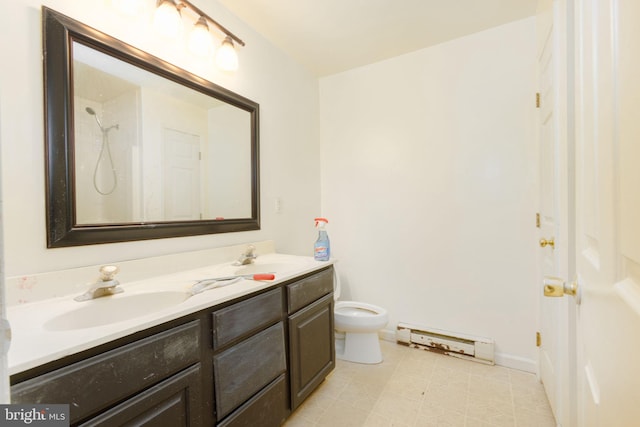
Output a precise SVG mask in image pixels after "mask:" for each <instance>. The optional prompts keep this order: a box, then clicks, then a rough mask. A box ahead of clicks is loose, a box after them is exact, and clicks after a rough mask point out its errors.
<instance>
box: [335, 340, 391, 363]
mask: <svg viewBox="0 0 640 427" xmlns="http://www.w3.org/2000/svg"><path fill="white" fill-rule="evenodd" d="M336 357H337V358H338V359H340V360H346V361H348V362H355V363H366V364H376V363H380V362H382V360H383V359H382V351H381V350H380V340H379V338H378V333H377V332H364V333H363V332H336Z"/></svg>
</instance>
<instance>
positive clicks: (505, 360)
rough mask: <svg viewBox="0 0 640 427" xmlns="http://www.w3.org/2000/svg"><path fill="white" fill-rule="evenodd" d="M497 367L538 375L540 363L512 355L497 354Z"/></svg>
mask: <svg viewBox="0 0 640 427" xmlns="http://www.w3.org/2000/svg"><path fill="white" fill-rule="evenodd" d="M495 356H496V365H499V366H504V367H505V368H511V369H517V370H519V371H524V372H530V373H532V374H536V373H538V363H537V362H536V361H535V360H532V359H527V358H524V357H518V356H514V355H512V354H504V353H496V354H495Z"/></svg>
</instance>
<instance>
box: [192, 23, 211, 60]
mask: <svg viewBox="0 0 640 427" xmlns="http://www.w3.org/2000/svg"><path fill="white" fill-rule="evenodd" d="M189 50H190V51H191V52H192V53H195V54H196V55H198V56H203V57H207V56H211V55H213V38H211V33H209V26H208V25H207V20H206V19H205V18H204V16H201V17H200V18H198V22H196V23H195V24H194V25H193V29H192V30H191V32H190V33H189Z"/></svg>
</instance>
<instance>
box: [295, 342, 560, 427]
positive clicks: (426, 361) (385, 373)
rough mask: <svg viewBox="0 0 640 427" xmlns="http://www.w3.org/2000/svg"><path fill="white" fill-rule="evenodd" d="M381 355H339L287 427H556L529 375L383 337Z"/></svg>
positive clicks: (534, 377)
mask: <svg viewBox="0 0 640 427" xmlns="http://www.w3.org/2000/svg"><path fill="white" fill-rule="evenodd" d="M380 344H381V347H382V352H383V357H384V361H383V362H382V363H381V364H377V365H364V364H357V363H350V362H345V361H342V360H338V361H337V363H336V369H335V370H334V371H333V372H332V373H331V375H329V376H328V377H327V379H326V380H325V381H324V382H323V383H322V384H321V385H320V386H319V387H318V389H317V390H316V391H315V392H314V393H313V394H312V395H311V396H310V397H309V398H308V399H307V401H305V403H303V404H302V406H301V407H300V408H298V410H297V411H296V412H295V413H294V414H292V416H291V417H290V418H289V420H287V422H286V423H285V427H431V426H444V427H534V426H535V427H554V426H555V421H554V419H553V415H552V414H551V409H550V407H549V402H548V401H547V397H546V394H545V393H544V389H543V387H542V385H541V384H540V382H539V381H538V379H537V378H536V376H535V375H532V374H530V373H526V372H520V371H516V370H513V369H508V368H504V367H500V366H491V365H485V364H481V363H478V362H473V361H468V360H463V359H458V358H455V357H451V356H445V355H441V354H437V353H434V352H429V351H425V350H422V349H416V348H410V347H407V346H403V345H397V344H395V343H390V342H386V341H381V343H380Z"/></svg>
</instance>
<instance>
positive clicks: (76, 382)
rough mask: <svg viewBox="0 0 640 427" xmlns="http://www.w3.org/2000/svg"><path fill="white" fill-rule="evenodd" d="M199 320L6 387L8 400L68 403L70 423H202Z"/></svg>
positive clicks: (98, 424)
mask: <svg viewBox="0 0 640 427" xmlns="http://www.w3.org/2000/svg"><path fill="white" fill-rule="evenodd" d="M200 342H201V325H200V321H199V320H193V321H190V322H188V323H186V324H183V325H180V326H176V327H173V328H171V329H169V330H166V331H164V332H160V333H157V334H154V335H151V336H148V337H146V338H143V339H140V340H139V341H135V342H132V343H129V344H125V345H122V346H121V347H118V348H115V349H112V350H109V351H106V352H104V353H101V354H98V355H95V356H93V357H88V358H86V359H84V360H80V361H77V362H75V363H71V364H69V365H67V366H63V367H61V368H59V369H55V370H52V371H50V372H48V373H45V374H42V375H39V376H36V377H34V378H31V379H28V380H26V381H23V382H20V383H18V384H15V385H13V386H12V387H11V401H12V403H30V404H36V403H37V404H48V403H63V404H69V410H70V423H71V425H81V426H105V427H112V426H138V425H171V426H202V425H205V423H204V420H203V418H202V416H203V412H202V410H201V406H202V398H203V390H202V380H201V377H202V376H201V370H202V365H201V364H200V349H201V346H200Z"/></svg>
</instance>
